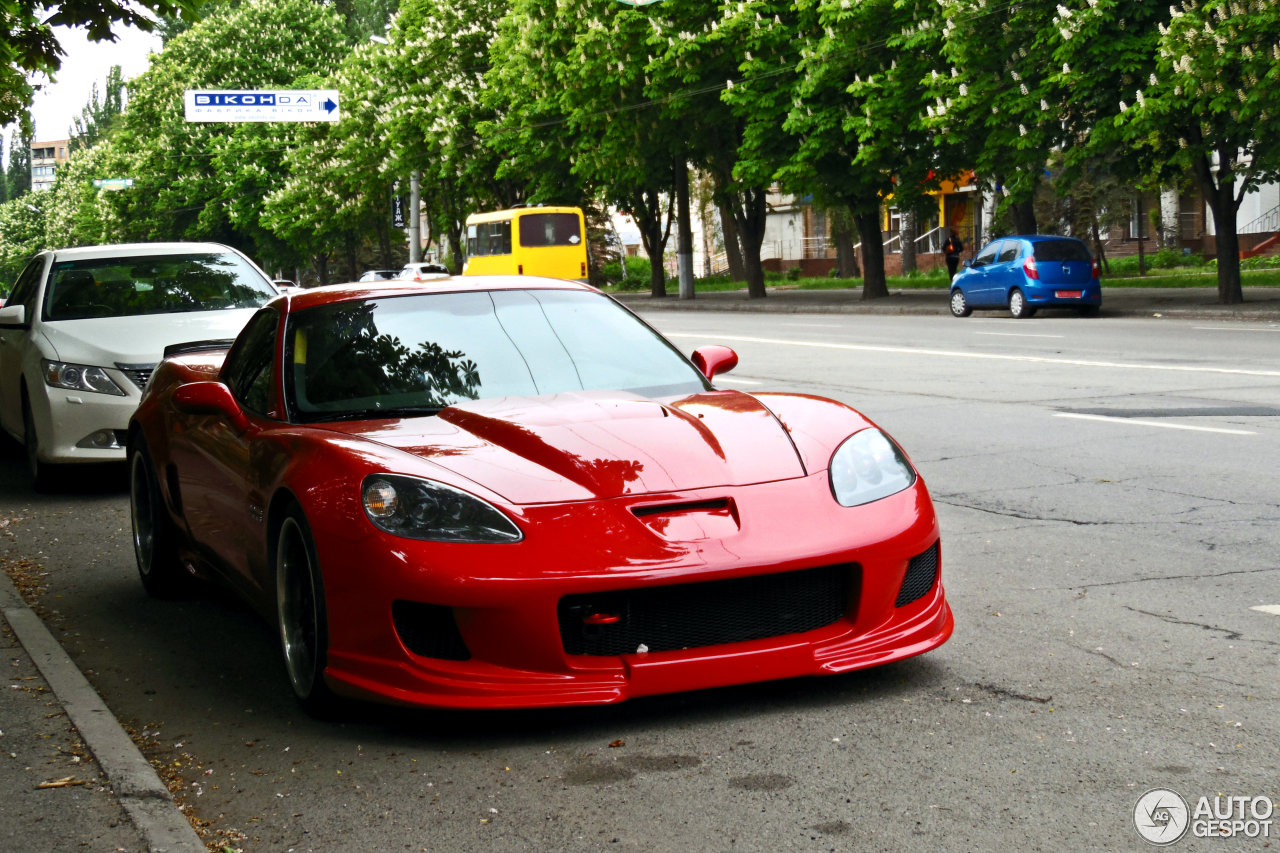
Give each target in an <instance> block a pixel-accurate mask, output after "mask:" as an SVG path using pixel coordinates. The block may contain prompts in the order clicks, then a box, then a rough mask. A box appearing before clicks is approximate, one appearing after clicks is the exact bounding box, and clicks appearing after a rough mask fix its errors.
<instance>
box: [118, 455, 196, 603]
mask: <svg viewBox="0 0 1280 853" xmlns="http://www.w3.org/2000/svg"><path fill="white" fill-rule="evenodd" d="M129 516H130V521H131V524H132V528H133V555H134V558H135V559H136V560H137V562H138V577H139V578H140V579H141V580H142V587H143V589H145V590H146V591H147V594H148V595H151V596H152V597H154V598H181V597H183V596H184V595H185V594H187V593H189V592H190V591H191V588H192V578H191V576H190V575H188V574H187V573H186V572H185V571H184V570H183V566H182V565H181V563H180V562H179V560H178V548H177V539H178V537H177V530H175V529H174V525H173V522H172V521H171V520H170V518H169V514H168V511H167V510H166V509H165V505H164V497H163V496H162V495H161V494H160V483H159V481H158V480H157V479H156V474H155V468H154V466H153V465H152V462H151V455H150V454H149V453H147V445H146V443H145V442H143V441H142V440H141V439H139V440H138V441H136V442H134V443H133V444H132V445H131V446H130V448H129Z"/></svg>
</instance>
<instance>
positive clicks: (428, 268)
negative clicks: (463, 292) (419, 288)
mask: <svg viewBox="0 0 1280 853" xmlns="http://www.w3.org/2000/svg"><path fill="white" fill-rule="evenodd" d="M442 275H449V268H448V267H446V266H445V265H444V264H437V263H429V262H427V263H420V264H406V265H405V268H404V269H402V270H400V272H399V273H397V274H396V275H395V276H394V277H395V278H403V279H408V280H409V281H426V280H427V279H434V278H439V277H440V276H442Z"/></svg>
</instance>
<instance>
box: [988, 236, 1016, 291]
mask: <svg viewBox="0 0 1280 853" xmlns="http://www.w3.org/2000/svg"><path fill="white" fill-rule="evenodd" d="M1021 256H1022V241H1021V240H1004V241H1003V242H1002V243H1001V244H1000V252H999V254H997V255H996V260H995V263H993V264H992V265H991V274H990V279H989V280H990V282H991V299H992V301H993V303H994V304H997V305H1008V304H1009V294H1010V293H1011V292H1012V291H1013V289H1014V288H1015V287H1018V286H1020V285H1023V284H1024V282H1023V277H1022V264H1021V263H1020V262H1019V259H1020V258H1021Z"/></svg>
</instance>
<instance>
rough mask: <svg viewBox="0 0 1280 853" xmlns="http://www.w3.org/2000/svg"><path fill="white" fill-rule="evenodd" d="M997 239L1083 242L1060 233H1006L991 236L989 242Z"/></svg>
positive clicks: (1035, 241) (1036, 241)
mask: <svg viewBox="0 0 1280 853" xmlns="http://www.w3.org/2000/svg"><path fill="white" fill-rule="evenodd" d="M997 240H1028V241H1030V242H1032V243H1045V242H1048V241H1050V240H1071V241H1073V242H1076V243H1083V242H1084V241H1083V240H1081V239H1080V238H1079V237H1066V236H1063V235H1062V234H1006V235H1005V236H1003V237H992V238H991V242H992V243H994V242H996V241H997Z"/></svg>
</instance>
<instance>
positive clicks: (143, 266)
mask: <svg viewBox="0 0 1280 853" xmlns="http://www.w3.org/2000/svg"><path fill="white" fill-rule="evenodd" d="M276 294H277V289H276V287H275V286H274V285H273V284H272V283H271V280H270V279H269V278H268V277H267V275H266V274H265V273H264V272H263V271H262V270H261V269H259V268H258V267H257V266H256V265H255V264H254V263H253V262H252V261H250V260H249V259H248V258H246V257H245V256H244V255H242V254H241V253H240V252H237V251H236V250H235V249H232V248H230V247H229V246H223V245H220V244H218V243H134V244H122V245H115V246H87V247H82V248H76V249H60V250H57V251H48V252H42V253H40V254H39V255H36V257H35V258H33V259H32V260H31V262H30V263H28V264H27V266H26V268H25V269H23V271H22V274H21V275H20V276H19V277H18V280H17V283H15V284H14V286H13V290H12V291H11V292H10V293H9V298H8V300H7V301H6V303H5V305H4V307H3V308H0V426H3V428H4V430H5V432H7V433H9V434H10V435H12V436H13V437H14V438H16V439H18V440H19V441H21V442H23V443H24V444H25V446H26V449H27V460H28V463H29V465H30V468H31V475H32V478H33V480H34V481H35V484H36V487H37V488H39V487H41V486H43V485H46V484H47V481H48V479H49V477H50V474H51V473H52V472H51V470H50V464H51V463H59V464H60V463H72V462H110V461H116V460H123V459H124V455H125V452H124V438H125V430H126V428H127V426H128V424H129V416H130V415H131V414H133V410H134V409H135V408H137V405H138V400H139V399H140V398H141V396H142V389H143V387H144V386H145V385H146V383H147V379H148V377H150V375H151V371H152V370H153V369H154V368H155V366H156V364H157V363H159V361H160V360H161V358H162V356H163V354H164V348H165V347H166V346H169V345H171V344H178V343H186V342H190V341H203V340H229V339H231V338H234V337H235V336H236V335H237V334H238V333H239V332H240V329H241V328H243V327H244V324H245V323H246V322H247V321H248V319H249V318H250V317H251V316H253V313H254V311H256V310H257V309H258V308H259V307H260V306H261V305H263V304H264V303H265V302H266V301H267V300H269V299H271V298H272V297H274V296H275V295H276Z"/></svg>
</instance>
